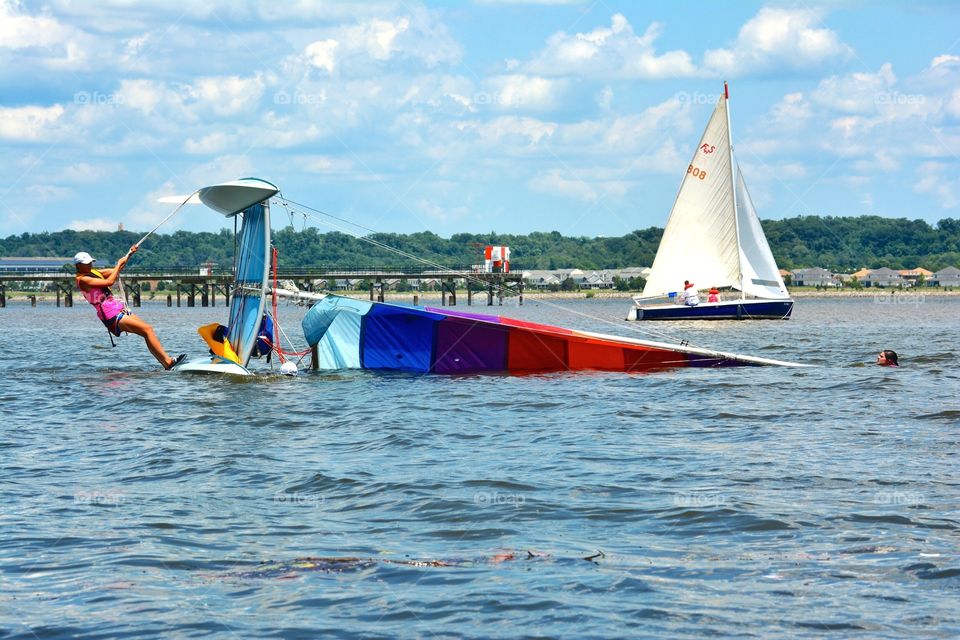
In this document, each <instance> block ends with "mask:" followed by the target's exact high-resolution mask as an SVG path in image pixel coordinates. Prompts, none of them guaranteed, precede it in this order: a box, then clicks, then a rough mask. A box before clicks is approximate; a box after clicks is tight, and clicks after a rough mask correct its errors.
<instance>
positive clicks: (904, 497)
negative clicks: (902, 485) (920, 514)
mask: <svg viewBox="0 0 960 640" xmlns="http://www.w3.org/2000/svg"><path fill="white" fill-rule="evenodd" d="M924 502H925V496H924V495H923V494H922V493H917V492H916V491H880V492H878V493H877V494H875V495H874V496H873V503H874V504H883V505H895V506H901V507H917V506H920V505H922V504H924Z"/></svg>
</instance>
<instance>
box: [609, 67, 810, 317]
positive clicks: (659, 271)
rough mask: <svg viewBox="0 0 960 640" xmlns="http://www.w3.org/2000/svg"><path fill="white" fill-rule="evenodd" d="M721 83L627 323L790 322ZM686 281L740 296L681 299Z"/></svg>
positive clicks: (786, 298) (790, 308)
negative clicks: (735, 148)
mask: <svg viewBox="0 0 960 640" xmlns="http://www.w3.org/2000/svg"><path fill="white" fill-rule="evenodd" d="M723 88H724V92H723V96H722V97H721V98H720V99H719V100H718V101H717V106H716V108H715V109H714V110H713V115H712V116H710V120H709V122H707V127H706V130H704V132H703V137H701V138H700V142H699V144H698V145H697V150H696V152H695V153H694V155H693V159H692V160H691V161H690V164H689V165H688V166H687V170H686V174H685V175H684V177H683V181H682V182H681V184H680V191H679V192H678V193H677V199H676V201H675V202H674V204H673V209H672V210H671V212H670V218H669V219H668V220H667V226H666V228H665V229H664V231H663V238H662V239H661V240H660V246H659V247H658V249H657V256H656V258H655V259H654V262H653V267H652V269H651V271H650V275H649V277H648V278H647V283H646V286H645V287H644V289H643V295H641V296H636V297H634V307H633V308H631V309H630V312H629V313H628V315H627V320H700V319H702V320H727V319H787V318H789V317H790V313H791V312H792V311H793V300H791V299H790V295H789V293H787V288H786V286H785V285H784V283H783V278H782V277H781V276H780V270H779V269H778V268H777V263H776V261H775V260H774V259H773V254H772V253H771V252H770V246H769V245H768V244H767V239H766V237H765V236H764V235H763V228H762V227H761V226H760V219H759V218H758V217H757V212H756V209H755V208H754V206H753V201H752V200H751V199H750V193H749V192H748V191H747V184H746V182H745V181H744V179H743V174H742V172H741V171H740V167H739V165H738V164H737V161H736V157H735V156H734V153H733V141H732V135H731V133H730V110H729V102H730V94H729V90H728V89H727V85H726V83H724V85H723ZM685 282H690V283H692V285H693V287H695V288H698V289H700V290H704V289H709V288H716V289H717V290H723V289H726V290H728V291H729V290H734V292H735V293H734V294H733V295H734V297H735V299H728V300H719V301H716V302H709V301H707V300H706V296H703V297H702V298H700V301H699V303H698V304H695V305H689V304H678V303H679V302H680V300H679V299H678V296H679V295H680V293H681V292H682V291H683V290H684V283H685ZM721 295H722V294H721ZM727 295H728V297H729V296H730V294H729V293H728V294H727ZM748 296H749V297H748Z"/></svg>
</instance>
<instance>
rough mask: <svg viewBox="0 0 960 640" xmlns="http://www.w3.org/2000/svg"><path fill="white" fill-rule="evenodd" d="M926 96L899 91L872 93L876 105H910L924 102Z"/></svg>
mask: <svg viewBox="0 0 960 640" xmlns="http://www.w3.org/2000/svg"><path fill="white" fill-rule="evenodd" d="M926 101H927V96H925V95H923V94H922V93H900V92H899V91H878V92H877V93H875V94H873V103H874V104H876V105H887V104H890V105H898V106H903V105H912V104H925V103H926Z"/></svg>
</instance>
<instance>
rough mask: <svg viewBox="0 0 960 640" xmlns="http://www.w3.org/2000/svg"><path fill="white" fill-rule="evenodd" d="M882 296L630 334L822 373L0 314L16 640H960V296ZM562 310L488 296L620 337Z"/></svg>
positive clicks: (595, 311)
mask: <svg viewBox="0 0 960 640" xmlns="http://www.w3.org/2000/svg"><path fill="white" fill-rule="evenodd" d="M887 302H888V303H884V301H883V300H879V301H876V300H872V299H865V300H801V301H800V302H798V304H797V308H796V311H795V316H794V319H793V320H791V321H790V322H756V323H751V322H742V323H736V322H729V323H726V322H724V323H707V324H687V325H677V324H673V325H642V328H644V329H651V330H655V331H666V332H669V333H671V334H673V335H676V336H679V337H683V338H687V339H689V340H690V341H691V342H692V343H694V344H698V345H706V346H711V347H716V348H722V349H726V350H733V351H740V352H746V353H752V354H757V355H763V356H768V357H774V358H782V359H788V360H804V361H807V362H811V363H813V364H816V365H818V366H817V367H816V368H813V369H807V370H790V369H723V370H704V369H687V370H677V371H673V372H665V373H655V374H648V375H620V374H599V373H595V374H589V373H588V374H552V375H541V376H526V377H513V378H509V377H497V376H474V377H459V378H449V377H415V376H409V375H378V374H371V373H365V372H350V373H335V374H332V373H324V374H310V375H304V376H301V377H299V378H297V379H288V378H279V377H263V378H259V379H257V380H254V381H236V380H229V379H218V378H204V377H189V378H187V377H182V376H178V375H175V374H168V373H165V372H161V371H159V368H158V367H157V366H156V364H155V363H154V362H153V361H152V359H151V358H150V357H149V355H148V354H147V353H146V350H145V349H144V348H143V347H142V343H141V341H140V340H139V338H135V337H124V338H123V339H121V340H120V346H119V347H118V348H116V349H114V350H111V349H110V348H109V346H108V345H109V343H108V341H107V336H106V332H105V331H104V330H103V329H102V327H101V326H100V325H99V323H98V322H97V321H96V320H95V318H94V316H93V313H92V311H91V310H90V309H89V308H87V305H83V306H80V305H78V306H77V307H76V308H74V309H55V308H52V307H51V306H50V305H49V304H48V305H47V306H41V307H40V308H37V309H31V308H29V307H28V306H26V305H23V304H16V305H11V306H9V307H8V308H7V309H2V310H0V342H2V348H0V371H2V372H3V373H4V376H3V380H4V382H3V386H2V387H0V406H2V426H0V504H2V509H0V576H2V589H0V637H16V638H47V637H83V638H101V637H128V636H136V637H156V638H169V637H188V636H207V635H218V636H224V637H243V638H247V637H326V636H337V637H398V636H402V637H414V636H418V637H427V638H447V637H459V636H469V637H534V636H537V637H626V636H633V637H650V636H664V637H681V636H702V635H717V636H736V637H743V636H756V637H767V636H780V637H813V636H822V635H834V634H837V635H842V636H855V637H870V638H876V637H906V636H908V637H944V638H946V637H956V636H957V635H958V634H960V610H958V607H957V602H958V601H960V558H958V542H960V497H958V495H960V492H958V487H960V480H958V474H957V471H958V468H960V466H958V453H960V374H958V368H957V360H958V355H960V347H958V344H960V322H958V318H960V299H957V298H951V299H945V298H933V297H927V298H916V299H913V301H912V302H911V300H910V299H907V303H906V304H890V303H889V301H887ZM562 304H563V306H565V307H568V308H571V309H573V310H575V311H576V312H578V313H580V314H586V315H577V314H568V313H564V312H562V311H560V310H557V309H556V308H552V307H546V306H542V305H533V304H528V306H526V307H523V308H516V307H504V308H503V309H502V311H503V312H504V313H506V314H510V315H515V316H518V317H523V318H527V319H531V320H537V321H541V322H553V323H560V324H564V325H567V326H577V327H581V328H590V329H599V330H604V331H620V332H623V333H628V332H630V331H631V329H630V327H631V326H634V325H627V324H626V323H623V322H621V319H622V318H623V316H624V315H625V311H626V302H625V301H599V300H592V301H568V302H563V303H562ZM477 310H480V311H483V310H484V309H483V308H477ZM141 314H142V315H143V316H144V317H145V318H146V319H147V320H149V321H151V322H153V323H154V325H155V327H156V328H157V330H158V332H159V334H160V336H161V338H162V339H163V341H164V343H165V345H166V346H167V347H168V349H169V350H170V351H171V352H172V353H177V352H179V351H186V350H189V351H191V352H192V353H193V354H194V355H197V354H199V353H201V352H202V351H203V349H202V348H201V343H200V339H199V337H197V336H196V334H195V333H194V328H195V327H196V326H198V325H200V324H201V323H206V322H209V321H214V320H220V321H223V320H224V319H225V315H226V314H225V310H224V309H223V308H218V309H201V308H195V309H186V308H182V309H167V308H165V307H162V306H159V305H148V306H146V307H144V308H143V309H142V310H141ZM299 316H300V312H299V311H297V310H295V309H292V308H287V309H284V310H283V311H282V316H281V320H284V321H285V325H286V327H287V328H288V331H289V332H290V333H291V334H292V335H297V336H298V337H299V331H298V321H297V320H298V318H299ZM589 316H592V317H589ZM601 320H609V321H611V322H613V323H615V325H616V326H609V325H607V324H606V323H605V322H602V321H601ZM105 345H106V346H105ZM884 347H888V348H894V349H896V350H897V351H898V352H900V354H901V358H902V361H903V364H904V366H903V367H902V368H900V369H895V370H894V369H881V368H878V367H875V366H872V365H865V364H863V363H872V362H873V359H874V356H875V354H876V352H877V351H878V350H880V349H881V348H884ZM528 551H529V552H534V555H533V556H532V557H531V556H530V554H528V553H527V552H528ZM598 551H600V552H602V553H603V555H602V556H600V555H597V552H598ZM511 553H514V557H513V558H512V559H511V556H510V554H511ZM307 556H313V557H319V556H329V557H337V558H344V557H354V558H358V560H350V561H340V560H327V561H321V562H315V563H313V564H311V563H306V562H300V563H299V564H296V563H295V561H296V560H297V559H298V558H304V557H307ZM590 556H594V557H593V559H591V560H585V559H583V558H585V557H590ZM407 560H424V561H429V560H443V561H445V563H446V564H447V565H449V566H418V565H416V564H409V563H405V562H404V561H407ZM262 562H268V564H265V565H263V564H261V563H262Z"/></svg>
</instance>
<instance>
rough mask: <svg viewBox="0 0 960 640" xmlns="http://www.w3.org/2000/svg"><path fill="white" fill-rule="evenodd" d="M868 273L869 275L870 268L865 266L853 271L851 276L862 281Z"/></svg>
mask: <svg viewBox="0 0 960 640" xmlns="http://www.w3.org/2000/svg"><path fill="white" fill-rule="evenodd" d="M868 275H870V269H867V268H863V269H860V271H854V272H853V278H855V279H856V280H859V281H860V282H863V281H864V280H865V279H866V278H867V276H868Z"/></svg>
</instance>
